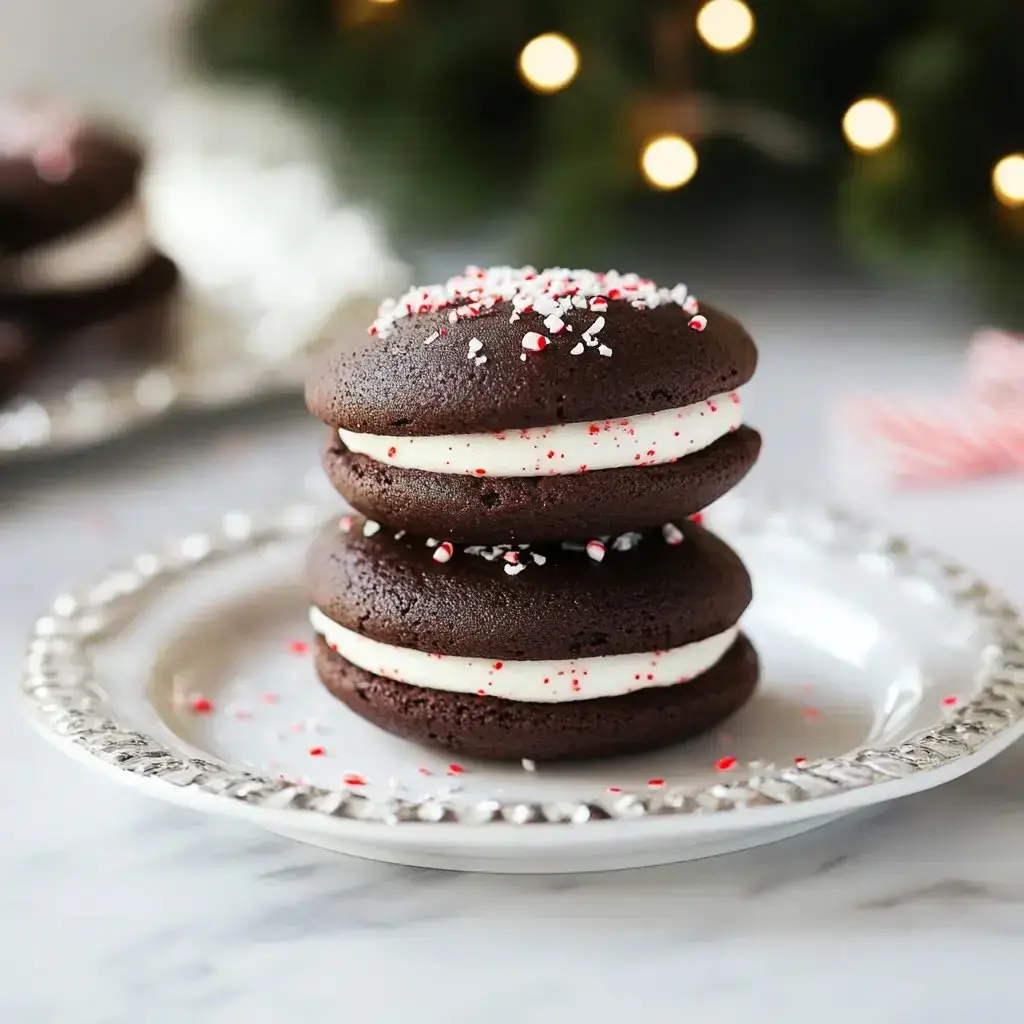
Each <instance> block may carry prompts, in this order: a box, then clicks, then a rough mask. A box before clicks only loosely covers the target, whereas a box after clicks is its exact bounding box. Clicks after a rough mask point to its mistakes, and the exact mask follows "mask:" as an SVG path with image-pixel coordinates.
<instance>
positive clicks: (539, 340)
mask: <svg viewBox="0 0 1024 1024" xmlns="http://www.w3.org/2000/svg"><path fill="white" fill-rule="evenodd" d="M550 344H551V339H550V338H546V337H544V335H543V334H538V333H537V332H536V331H527V332H526V334H524V335H523V348H525V349H526V351H527V352H543V351H544V349H546V348H547V347H548V345H550Z"/></svg>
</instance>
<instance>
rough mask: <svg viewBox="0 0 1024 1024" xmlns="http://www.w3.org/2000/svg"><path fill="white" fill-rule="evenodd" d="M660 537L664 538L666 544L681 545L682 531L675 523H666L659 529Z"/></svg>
mask: <svg viewBox="0 0 1024 1024" xmlns="http://www.w3.org/2000/svg"><path fill="white" fill-rule="evenodd" d="M661 535H662V536H663V537H664V538H665V543H666V544H682V543H683V531H682V530H680V529H679V527H678V526H676V525H675V523H666V524H665V525H664V526H663V527H662V528H661Z"/></svg>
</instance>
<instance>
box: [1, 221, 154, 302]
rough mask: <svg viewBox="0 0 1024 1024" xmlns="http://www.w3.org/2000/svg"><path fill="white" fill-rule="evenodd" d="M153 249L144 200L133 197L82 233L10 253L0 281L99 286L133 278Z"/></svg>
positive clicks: (38, 286)
mask: <svg viewBox="0 0 1024 1024" xmlns="http://www.w3.org/2000/svg"><path fill="white" fill-rule="evenodd" d="M152 251H153V250H152V246H151V244H150V240H149V232H148V230H147V226H146V217H145V213H144V211H143V208H142V204H141V203H140V202H138V201H132V202H130V203H127V204H125V205H123V206H121V207H120V208H119V209H117V210H115V211H114V212H113V213H111V214H109V215H108V216H107V217H104V218H103V219H102V220H98V221H96V222H95V223H93V224H89V225H87V226H86V227H84V228H82V229H81V230H80V231H76V232H74V233H73V234H70V235H65V236H64V237H62V238H56V239H54V240H53V241H52V242H48V243H46V244H45V245H40V246H36V247H35V248H33V249H30V250H29V251H28V252H24V253H21V254H19V255H17V256H11V257H8V258H7V259H6V260H5V262H4V267H3V272H2V278H0V280H2V282H3V284H5V285H7V286H9V287H14V288H17V289H18V291H21V292H49V291H77V290H80V289H87V288H96V287H99V286H102V285H105V284H113V283H116V282H118V281H121V280H124V278H126V277H129V276H131V274H132V273H134V272H135V271H136V270H138V269H139V268H140V267H141V266H142V265H143V263H145V262H146V260H147V259H149V257H150V255H151V253H152Z"/></svg>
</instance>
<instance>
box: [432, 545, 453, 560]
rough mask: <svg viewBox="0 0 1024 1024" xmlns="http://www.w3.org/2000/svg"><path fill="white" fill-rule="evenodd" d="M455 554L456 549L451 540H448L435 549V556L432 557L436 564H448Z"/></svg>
mask: <svg viewBox="0 0 1024 1024" xmlns="http://www.w3.org/2000/svg"><path fill="white" fill-rule="evenodd" d="M454 553H455V548H454V547H452V542H451V541H450V540H446V541H445V542H444V543H443V544H438V546H437V547H436V548H434V554H433V556H432V557H433V559H434V561H435V562H447V561H448V559H450V558H451V557H452V555H453V554H454Z"/></svg>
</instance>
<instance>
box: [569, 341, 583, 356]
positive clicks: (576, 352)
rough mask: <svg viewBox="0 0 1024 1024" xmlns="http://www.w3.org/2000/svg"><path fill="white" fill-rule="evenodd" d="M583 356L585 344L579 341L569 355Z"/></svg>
mask: <svg viewBox="0 0 1024 1024" xmlns="http://www.w3.org/2000/svg"><path fill="white" fill-rule="evenodd" d="M582 354H583V342H582V341H577V342H576V344H575V345H573V347H572V348H571V349H569V355H571V356H578V355H582Z"/></svg>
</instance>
